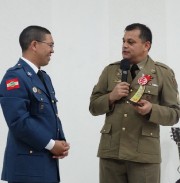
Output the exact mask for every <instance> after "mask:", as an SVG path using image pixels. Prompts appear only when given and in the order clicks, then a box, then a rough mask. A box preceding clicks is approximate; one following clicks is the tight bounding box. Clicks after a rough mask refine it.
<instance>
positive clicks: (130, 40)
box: [89, 23, 180, 183]
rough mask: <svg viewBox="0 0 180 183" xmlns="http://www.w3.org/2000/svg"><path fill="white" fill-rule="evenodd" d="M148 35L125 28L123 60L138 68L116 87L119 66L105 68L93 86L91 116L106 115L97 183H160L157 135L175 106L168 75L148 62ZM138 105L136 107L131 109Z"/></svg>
mask: <svg viewBox="0 0 180 183" xmlns="http://www.w3.org/2000/svg"><path fill="white" fill-rule="evenodd" d="M151 43H152V34H151V30H150V29H149V28H148V27H147V26H145V25H143V24H139V23H135V24H131V25H129V26H127V27H126V28H125V33H124V37H123V46H122V56H123V59H126V60H128V62H130V64H131V65H130V68H132V67H134V65H135V66H136V67H137V70H136V71H135V72H136V76H135V78H134V79H133V78H132V75H131V69H130V70H128V77H127V82H124V81H121V75H122V70H121V69H120V64H121V62H116V63H113V64H110V65H108V66H107V67H106V68H105V69H104V70H103V72H102V74H101V76H100V78H99V81H98V83H97V85H95V87H94V89H93V92H92V95H91V99H90V107H89V109H90V112H91V113H92V115H94V116H97V115H102V114H106V119H105V124H104V126H103V128H102V130H101V134H102V135H101V140H100V144H99V150H98V157H100V183H160V163H161V152H160V137H159V135H160V129H159V125H163V126H170V125H174V124H175V123H177V122H178V120H179V116H180V106H179V100H178V87H177V83H176V80H175V76H174V73H173V71H172V70H171V69H170V68H169V67H168V66H166V65H165V64H162V63H159V62H155V61H153V60H152V59H151V58H150V57H149V56H148V52H149V50H150V48H151ZM135 104H139V105H135Z"/></svg>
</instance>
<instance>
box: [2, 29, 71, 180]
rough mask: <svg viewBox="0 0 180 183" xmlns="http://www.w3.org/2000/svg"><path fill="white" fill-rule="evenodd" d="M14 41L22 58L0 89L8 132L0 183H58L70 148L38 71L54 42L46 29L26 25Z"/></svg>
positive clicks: (50, 93)
mask: <svg viewBox="0 0 180 183" xmlns="http://www.w3.org/2000/svg"><path fill="white" fill-rule="evenodd" d="M19 42H20V46H21V48H22V57H21V58H20V59H19V61H18V63H17V64H16V65H15V66H14V67H12V68H10V69H8V71H7V72H6V74H5V75H4V77H3V79H2V82H1V84H0V103H1V107H2V111H3V114H4V117H5V120H6V123H7V125H8V128H9V131H8V137H7V145H6V150H5V155H4V164H3V171H2V180H6V181H8V182H9V183H12V182H13V183H19V182H24V183H31V182H34V183H40V182H43V183H46V182H48V183H50V182H51V183H57V182H59V181H60V177H59V168H58V167H59V165H58V159H59V158H64V157H65V156H67V155H68V150H69V144H68V143H67V142H66V140H65V136H64V133H63V129H62V125H61V121H60V119H59V117H58V111H57V106H56V103H57V99H56V97H55V92H54V88H53V85H52V83H51V79H50V77H49V76H48V75H47V74H46V72H44V71H42V70H40V69H41V66H45V65H47V64H48V63H49V61H50V57H51V54H52V53H53V52H54V51H53V46H54V41H53V38H52V36H51V33H50V31H49V30H47V29H46V28H43V27H40V26H29V27H27V28H25V29H24V30H23V31H22V32H21V34H20V37H19ZM37 73H38V74H37Z"/></svg>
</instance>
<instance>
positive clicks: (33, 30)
mask: <svg viewBox="0 0 180 183" xmlns="http://www.w3.org/2000/svg"><path fill="white" fill-rule="evenodd" d="M45 34H51V32H50V31H49V30H48V29H46V28H44V27H41V26H37V25H32V26H28V27H26V28H25V29H24V30H23V31H22V32H21V34H20V36H19V43H20V46H21V49H22V51H26V50H27V49H28V47H29V45H30V44H31V42H32V41H34V40H38V41H43V39H44V36H45Z"/></svg>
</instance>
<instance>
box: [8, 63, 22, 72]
mask: <svg viewBox="0 0 180 183" xmlns="http://www.w3.org/2000/svg"><path fill="white" fill-rule="evenodd" d="M21 68H22V65H21V64H19V63H17V64H16V65H15V66H13V67H10V68H9V69H8V71H12V70H16V69H21Z"/></svg>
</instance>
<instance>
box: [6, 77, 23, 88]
mask: <svg viewBox="0 0 180 183" xmlns="http://www.w3.org/2000/svg"><path fill="white" fill-rule="evenodd" d="M6 87H7V90H13V89H17V88H20V85H19V80H18V78H13V79H9V80H7V81H6Z"/></svg>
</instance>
